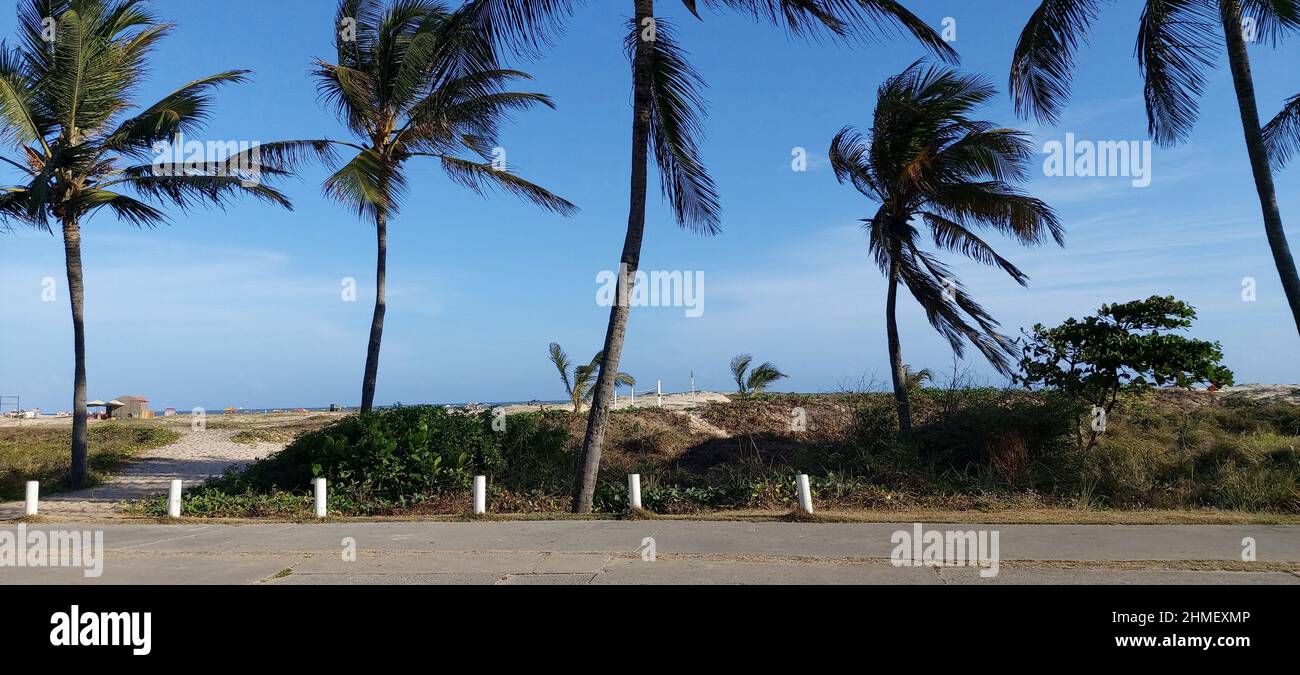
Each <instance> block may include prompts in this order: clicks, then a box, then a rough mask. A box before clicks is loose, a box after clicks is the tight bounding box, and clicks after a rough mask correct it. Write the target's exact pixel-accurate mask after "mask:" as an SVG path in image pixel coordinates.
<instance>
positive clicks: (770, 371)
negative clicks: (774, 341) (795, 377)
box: [745, 361, 788, 393]
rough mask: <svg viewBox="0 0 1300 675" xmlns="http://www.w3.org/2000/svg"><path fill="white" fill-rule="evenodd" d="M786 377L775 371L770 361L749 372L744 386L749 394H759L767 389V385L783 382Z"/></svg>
mask: <svg viewBox="0 0 1300 675" xmlns="http://www.w3.org/2000/svg"><path fill="white" fill-rule="evenodd" d="M786 377H788V376H787V375H786V374H785V373H783V372H781V371H780V370H779V369H777V367H776V364H774V363H772V362H771V361H765V362H763V363H762V364H761V365H759V366H758V367H756V368H754V369H753V370H751V371H749V377H748V378H746V380H745V385H746V386H747V387H748V389H749V391H750V392H753V393H759V392H762V391H764V390H765V389H767V387H768V385H770V384H772V383H773V382H776V381H777V380H783V379H785V378H786Z"/></svg>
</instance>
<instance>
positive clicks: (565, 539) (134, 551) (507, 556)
mask: <svg viewBox="0 0 1300 675" xmlns="http://www.w3.org/2000/svg"><path fill="white" fill-rule="evenodd" d="M23 527H24V528H25V529H26V531H27V534H28V537H29V538H30V537H31V532H33V531H42V532H49V531H50V530H65V531H66V530H79V529H86V530H95V529H98V530H102V531H103V532H104V546H105V549H107V552H106V554H105V557H104V560H103V575H102V576H100V577H98V578H92V579H87V578H85V576H84V574H83V572H82V570H80V569H76V568H70V567H61V568H29V567H23V568H8V567H0V584H14V583H18V584H41V583H107V584H158V583H217V584H250V583H265V584H633V583H643V584H644V583H653V584H700V583H705V584H709V583H714V584H735V583H749V584H764V583H879V584H890V583H909V584H964V583H993V584H1034V583H1115V584H1124V583H1175V584H1205V583H1209V584H1224V583H1240V584H1300V527H1298V526H1267V525H1261V526H1227V525H1132V526H1124V525H1109V526H1107V525H1073V526H1056V525H934V526H927V529H938V530H947V529H957V530H996V531H997V532H998V533H999V557H1000V559H1001V564H1000V566H999V570H998V575H997V576H996V577H992V578H983V577H981V576H980V575H979V574H978V572H977V570H976V569H974V568H971V567H962V568H942V569H936V568H923V567H894V566H893V565H891V564H890V563H889V555H890V551H891V550H892V549H893V548H894V544H893V543H892V542H891V536H892V535H893V534H894V533H895V532H896V531H898V530H907V531H910V530H911V527H910V526H908V525H897V524H811V523H745V522H688V521H559V522H481V523H332V524H329V523H327V524H303V525H297V524H276V525H239V526H234V525H192V524H182V525H94V524H86V525H76V524H70V523H59V524H50V525H26V526H23ZM17 528H18V525H15V524H13V523H9V524H5V525H4V526H0V533H4V532H10V533H17V531H18V529H17ZM647 537H649V538H653V540H654V545H655V554H656V555H655V560H654V561H647V560H644V559H643V555H642V554H641V553H640V552H639V549H640V548H641V547H642V542H643V541H644V540H645V539H646V538H647ZM1246 537H1251V538H1253V539H1254V541H1255V547H1256V555H1257V559H1258V561H1259V562H1258V563H1256V564H1254V565H1251V564H1249V563H1243V562H1242V561H1241V557H1242V540H1243V539H1244V538H1246ZM4 541H5V537H4V536H3V534H0V543H3V542H4ZM350 542H355V551H356V556H355V560H345V559H344V553H345V549H346V548H347V547H348V544H349V543H350ZM1187 561H1199V562H1187Z"/></svg>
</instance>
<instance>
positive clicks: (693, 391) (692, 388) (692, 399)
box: [691, 370, 695, 404]
mask: <svg viewBox="0 0 1300 675" xmlns="http://www.w3.org/2000/svg"><path fill="white" fill-rule="evenodd" d="M691 403H692V404H694V403H695V371H694V370H692V371H691Z"/></svg>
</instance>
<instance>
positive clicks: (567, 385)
mask: <svg viewBox="0 0 1300 675" xmlns="http://www.w3.org/2000/svg"><path fill="white" fill-rule="evenodd" d="M548 352H549V355H550V358H551V363H554V364H555V369H556V370H558V371H560V380H561V381H563V382H564V392H565V393H566V394H568V395H569V396H573V383H571V382H570V381H569V366H570V363H569V355H568V354H565V353H564V349H563V348H562V347H560V345H559V344H558V343H555V342H552V343H551V345H550V347H549V348H548Z"/></svg>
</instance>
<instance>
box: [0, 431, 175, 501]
mask: <svg viewBox="0 0 1300 675" xmlns="http://www.w3.org/2000/svg"><path fill="white" fill-rule="evenodd" d="M88 436H89V438H88V451H89V459H88V467H89V479H90V480H89V486H88V487H93V486H95V485H98V484H99V483H101V482H102V481H103V480H104V478H105V476H106V475H107V474H110V473H112V472H113V471H114V470H116V469H117V468H118V467H120V466H121V465H122V463H123V462H125V461H126V460H127V459H129V458H130V457H131V456H132V455H134V454H136V453H137V452H140V451H141V450H147V449H150V448H157V447H161V446H164V445H167V444H169V443H172V442H174V441H175V440H176V439H177V438H179V437H180V435H179V434H177V433H176V432H175V431H171V430H169V429H164V428H160V427H158V426H155V425H152V424H149V423H137V422H130V423H128V422H108V423H100V424H93V425H91V427H90V429H89V431H88ZM71 443H72V431H71V429H65V428H59V427H38V426H28V427H5V428H3V429H0V500H16V499H22V498H23V485H24V484H25V483H26V482H27V481H29V480H38V481H40V482H41V492H42V494H49V493H53V492H61V491H64V490H67V489H68V473H69V469H70V466H71V461H72V458H71V453H70V451H69V447H70V446H71Z"/></svg>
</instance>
